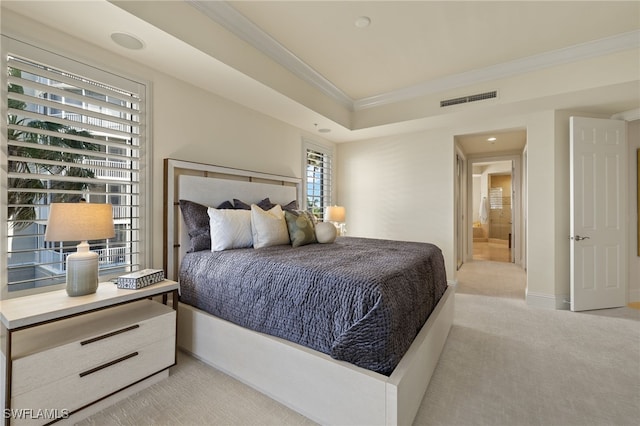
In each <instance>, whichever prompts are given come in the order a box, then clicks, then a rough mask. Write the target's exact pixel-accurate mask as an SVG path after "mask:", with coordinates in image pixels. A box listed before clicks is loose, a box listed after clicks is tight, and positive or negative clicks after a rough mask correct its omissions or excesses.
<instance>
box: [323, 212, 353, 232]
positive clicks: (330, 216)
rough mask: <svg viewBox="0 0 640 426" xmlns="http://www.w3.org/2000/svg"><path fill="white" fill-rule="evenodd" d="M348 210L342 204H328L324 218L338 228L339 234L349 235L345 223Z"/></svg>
mask: <svg viewBox="0 0 640 426" xmlns="http://www.w3.org/2000/svg"><path fill="white" fill-rule="evenodd" d="M346 216H347V212H346V210H345V208H344V207H342V206H328V207H327V208H326V211H325V214H324V218H325V220H326V221H327V222H331V223H333V224H334V225H335V227H336V228H337V229H338V235H342V236H345V235H347V228H346V224H345V223H344V221H345V219H346Z"/></svg>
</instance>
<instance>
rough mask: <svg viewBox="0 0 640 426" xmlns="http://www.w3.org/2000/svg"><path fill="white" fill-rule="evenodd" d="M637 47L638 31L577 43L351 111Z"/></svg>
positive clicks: (366, 101) (371, 100) (361, 103)
mask: <svg viewBox="0 0 640 426" xmlns="http://www.w3.org/2000/svg"><path fill="white" fill-rule="evenodd" d="M639 48H640V31H631V32H628V33H622V34H619V35H615V36H612V37H607V38H603V39H600V40H595V41H591V42H587V43H581V44H577V45H574V46H570V47H567V48H564V49H558V50H553V51H549V52H545V53H541V54H539V55H534V56H528V57H526V58H522V59H517V60H514V61H509V62H503V63H501V64H497V65H493V66H490V67H486V68H482V69H477V70H473V71H468V72H464V73H460V74H453V75H450V76H446V77H442V78H438V79H434V80H429V81H426V82H424V83H421V84H417V85H415V86H411V87H406V88H403V89H399V90H396V91H394V92H388V93H382V94H380V95H376V96H371V97H368V98H363V99H359V100H357V101H355V102H354V110H355V111H358V110H362V109H366V108H373V107H377V106H381V105H387V104H392V103H396V102H400V101H405V100H409V99H412V98H417V97H420V96H425V95H430V94H434V93H438V92H444V91H446V90H451V89H458V88H460V87H465V86H470V85H473V84H477V83H483V82H487V81H493V80H498V79H501V78H508V77H513V76H515V75H519V74H524V73H528V72H532V71H537V70H541V69H543V68H549V67H553V66H557V65H561V64H566V63H569V62H575V61H579V60H583V59H588V58H594V57H597V56H602V55H608V54H611V53H615V52H619V51H623V50H630V49H639Z"/></svg>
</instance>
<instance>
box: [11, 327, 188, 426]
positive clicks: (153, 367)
mask: <svg viewBox="0 0 640 426" xmlns="http://www.w3.org/2000/svg"><path fill="white" fill-rule="evenodd" d="M174 361H175V338H174V336H170V337H168V338H165V339H163V340H161V341H159V342H155V343H152V344H150V345H146V346H143V347H140V348H139V349H138V350H136V351H133V352H130V353H126V354H124V355H122V356H120V357H117V358H113V359H110V360H108V361H107V362H105V363H103V364H100V365H95V366H94V367H92V368H89V369H86V370H83V371H81V372H80V373H76V374H72V375H70V376H67V377H64V378H62V379H60V380H57V381H55V382H51V383H48V384H42V385H41V386H40V387H38V388H36V389H33V390H31V391H29V392H27V393H23V394H22V395H16V396H14V397H13V398H12V399H11V407H12V408H15V409H20V408H24V409H28V408H33V407H38V408H42V409H49V410H54V409H57V410H59V411H60V412H62V410H68V411H74V410H77V409H79V408H81V407H83V406H85V405H87V404H89V403H91V402H93V401H95V400H97V399H99V398H102V397H104V396H107V395H109V394H111V393H112V392H114V391H117V390H119V389H121V388H123V387H125V386H128V385H130V384H133V383H135V382H137V381H138V380H140V379H141V378H143V377H146V376H149V375H151V374H154V373H156V372H158V371H160V370H162V369H164V368H167V367H169V366H170V365H172V364H173V363H174ZM62 389H64V391H61V390H62ZM36 423H37V422H36ZM19 424H30V422H28V421H26V419H25V422H24V423H23V422H22V421H20V422H19Z"/></svg>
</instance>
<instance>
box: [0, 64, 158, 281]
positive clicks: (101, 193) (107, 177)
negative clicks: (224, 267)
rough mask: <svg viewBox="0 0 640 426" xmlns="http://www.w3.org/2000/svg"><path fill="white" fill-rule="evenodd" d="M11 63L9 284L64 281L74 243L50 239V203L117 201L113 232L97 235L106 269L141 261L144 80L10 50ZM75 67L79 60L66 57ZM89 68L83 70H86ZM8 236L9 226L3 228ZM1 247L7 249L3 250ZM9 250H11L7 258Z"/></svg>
mask: <svg viewBox="0 0 640 426" xmlns="http://www.w3.org/2000/svg"><path fill="white" fill-rule="evenodd" d="M6 65H7V82H8V85H7V91H6V92H5V93H6V96H7V138H6V146H4V147H3V151H4V152H3V153H4V156H5V158H6V162H7V165H6V171H7V172H6V175H5V176H6V182H4V183H3V187H4V186H5V185H6V193H5V194H2V196H3V198H4V197H6V198H4V199H6V200H7V204H6V206H7V211H6V216H5V215H3V217H6V222H7V223H6V224H5V225H4V226H6V227H7V229H6V235H7V241H6V243H5V244H3V245H2V247H3V248H4V247H6V251H7V253H6V256H7V257H6V259H7V262H6V271H3V276H6V281H7V287H8V291H9V292H11V291H15V290H23V289H30V288H36V287H43V286H49V285H55V284H60V283H63V282H64V281H65V274H66V271H65V260H66V257H67V255H68V254H70V253H73V252H75V251H76V247H75V246H76V244H77V242H65V243H61V242H58V243H53V242H45V241H44V233H45V227H46V222H47V217H48V212H49V204H50V203H52V202H78V201H80V200H82V199H84V200H86V201H87V202H91V203H111V204H112V205H113V217H114V224H115V230H116V233H115V237H114V238H112V239H109V240H101V241H90V242H89V243H90V245H91V250H93V251H95V252H97V253H98V254H99V264H100V274H101V275H102V276H107V275H108V276H114V275H120V274H122V273H125V272H130V271H132V270H136V269H138V268H139V265H140V264H141V261H142V258H141V250H142V242H141V238H142V233H141V226H140V225H141V222H142V220H143V209H142V205H143V201H142V197H141V167H142V166H141V165H142V164H143V153H144V147H143V141H144V137H143V128H144V125H143V117H144V116H145V114H144V105H145V101H144V95H145V90H144V86H143V85H141V84H140V85H137V87H138V90H131V87H132V86H133V87H136V85H132V82H131V81H130V80H126V79H122V81H123V84H122V86H120V87H127V88H128V89H127V90H124V89H121V88H119V87H118V86H116V85H114V84H113V83H114V82H116V83H117V82H118V77H117V76H113V75H111V74H110V75H109V80H110V81H109V83H105V82H103V81H98V80H96V79H93V78H91V77H90V76H87V75H79V74H74V73H73V72H69V71H68V70H62V69H60V67H53V66H48V65H44V64H42V63H39V62H37V61H35V60H32V59H29V58H26V57H21V56H18V55H13V54H10V55H8V56H7V57H6ZM69 68H71V69H73V61H69ZM87 68H88V67H86V66H85V67H84V68H79V69H87ZM3 234H4V233H3ZM4 254H5V253H1V254H0V255H4ZM3 257H4V256H3Z"/></svg>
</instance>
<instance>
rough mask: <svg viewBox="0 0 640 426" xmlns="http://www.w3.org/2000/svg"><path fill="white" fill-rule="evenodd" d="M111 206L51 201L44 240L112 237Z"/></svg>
mask: <svg viewBox="0 0 640 426" xmlns="http://www.w3.org/2000/svg"><path fill="white" fill-rule="evenodd" d="M114 235H115V231H114V228H113V207H112V206H111V204H97V203H52V204H51V205H50V211H49V222H48V224H47V230H46V232H45V234H44V239H45V241H89V240H102V239H105V238H113V237H114Z"/></svg>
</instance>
